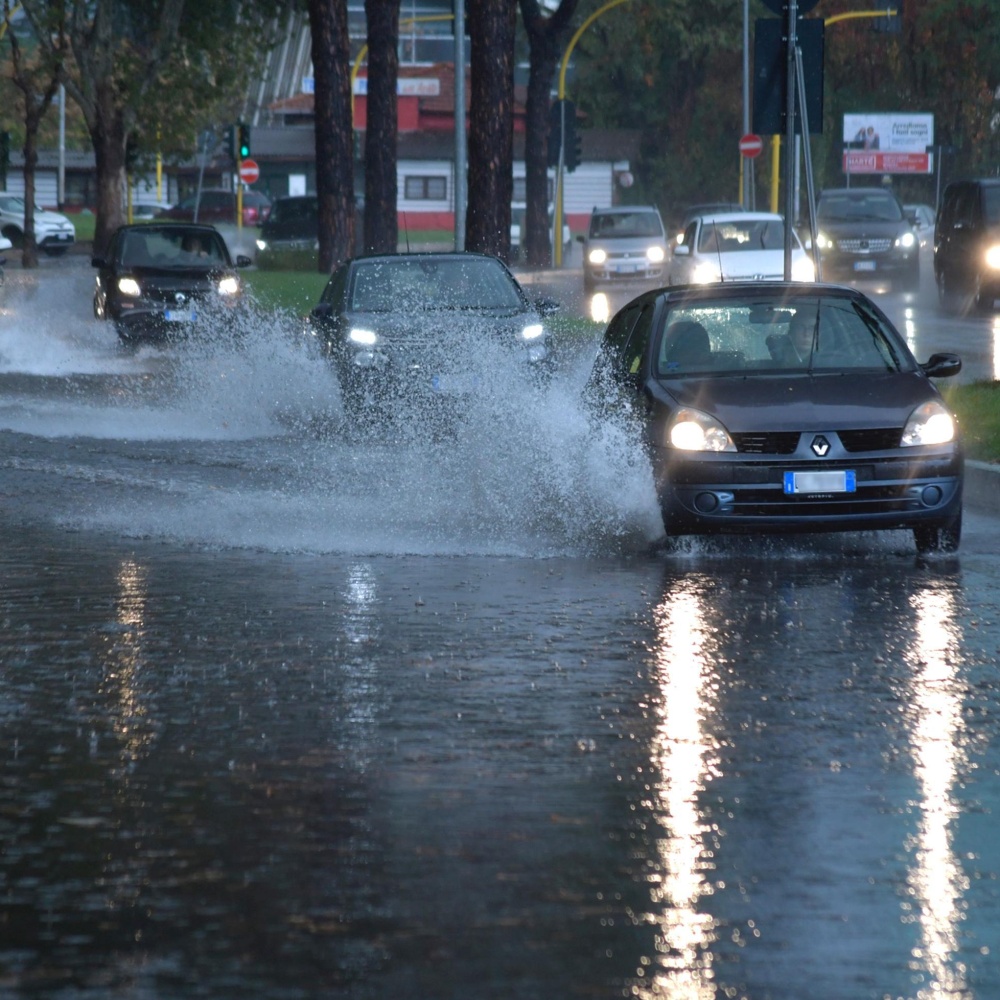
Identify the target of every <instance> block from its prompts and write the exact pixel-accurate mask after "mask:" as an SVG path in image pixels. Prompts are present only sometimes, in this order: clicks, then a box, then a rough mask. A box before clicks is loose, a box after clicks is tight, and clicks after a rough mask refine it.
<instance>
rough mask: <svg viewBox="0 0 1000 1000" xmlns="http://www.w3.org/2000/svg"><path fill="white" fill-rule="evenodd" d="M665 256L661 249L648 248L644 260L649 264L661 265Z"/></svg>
mask: <svg viewBox="0 0 1000 1000" xmlns="http://www.w3.org/2000/svg"><path fill="white" fill-rule="evenodd" d="M665 256H666V254H665V253H664V252H663V247H650V248H649V249H648V250H647V251H646V259H647V260H648V261H649V262H650V264H662V263H663V258H664V257H665Z"/></svg>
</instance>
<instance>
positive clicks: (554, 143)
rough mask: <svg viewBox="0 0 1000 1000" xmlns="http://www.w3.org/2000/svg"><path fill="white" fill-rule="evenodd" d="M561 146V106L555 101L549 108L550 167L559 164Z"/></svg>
mask: <svg viewBox="0 0 1000 1000" xmlns="http://www.w3.org/2000/svg"><path fill="white" fill-rule="evenodd" d="M560 146H562V106H561V102H560V101H556V102H555V104H553V105H552V106H551V107H550V108H549V155H548V163H549V166H550V167H558V166H559V147H560Z"/></svg>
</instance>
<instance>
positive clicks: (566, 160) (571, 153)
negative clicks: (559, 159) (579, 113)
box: [563, 101, 580, 174]
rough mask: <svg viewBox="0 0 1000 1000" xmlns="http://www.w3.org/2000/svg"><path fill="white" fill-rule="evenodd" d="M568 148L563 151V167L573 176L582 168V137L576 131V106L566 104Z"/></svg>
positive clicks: (569, 102)
mask: <svg viewBox="0 0 1000 1000" xmlns="http://www.w3.org/2000/svg"><path fill="white" fill-rule="evenodd" d="M563 141H564V142H565V144H566V148H565V149H564V150H563V166H564V167H565V168H566V172H567V173H569V174H571V173H572V172H573V171H574V170H576V168H577V167H578V166H580V135H579V133H578V132H577V130H576V105H575V104H574V103H573V102H572V101H567V102H566V130H565V133H564V136H563Z"/></svg>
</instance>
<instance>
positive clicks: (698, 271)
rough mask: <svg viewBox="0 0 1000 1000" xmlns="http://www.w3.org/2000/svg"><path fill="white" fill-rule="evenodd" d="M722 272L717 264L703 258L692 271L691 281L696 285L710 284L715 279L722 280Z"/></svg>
mask: <svg viewBox="0 0 1000 1000" xmlns="http://www.w3.org/2000/svg"><path fill="white" fill-rule="evenodd" d="M721 280H722V272H721V271H720V270H719V268H718V266H717V265H716V264H713V263H711V262H710V261H707V260H703V261H701V263H699V264H697V265H696V266H695V269H694V271H692V272H691V282H692V283H693V284H695V285H710V284H711V283H712V282H713V281H721Z"/></svg>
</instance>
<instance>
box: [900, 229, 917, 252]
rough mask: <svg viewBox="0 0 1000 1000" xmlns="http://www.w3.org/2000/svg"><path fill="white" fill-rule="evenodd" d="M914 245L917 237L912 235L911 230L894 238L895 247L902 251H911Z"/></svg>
mask: <svg viewBox="0 0 1000 1000" xmlns="http://www.w3.org/2000/svg"><path fill="white" fill-rule="evenodd" d="M916 245H917V237H916V236H915V235H914V233H913V230H912V229H911V230H907V231H906V232H905V233H903V234H902V235H901V236H897V237H896V246H898V247H902V249H904V250H912V249H913V248H914V247H915V246H916Z"/></svg>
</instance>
